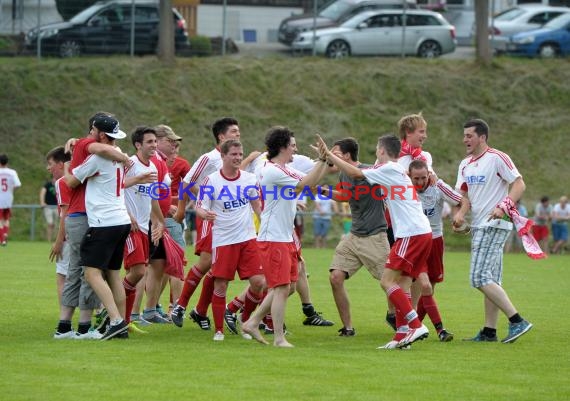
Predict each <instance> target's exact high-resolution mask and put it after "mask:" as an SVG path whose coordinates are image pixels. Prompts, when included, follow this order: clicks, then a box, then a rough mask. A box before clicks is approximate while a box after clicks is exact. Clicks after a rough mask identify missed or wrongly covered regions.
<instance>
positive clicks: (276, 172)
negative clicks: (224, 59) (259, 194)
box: [266, 166, 304, 187]
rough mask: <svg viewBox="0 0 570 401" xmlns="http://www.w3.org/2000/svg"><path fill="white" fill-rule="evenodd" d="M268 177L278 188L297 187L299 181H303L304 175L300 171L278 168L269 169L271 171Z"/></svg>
mask: <svg viewBox="0 0 570 401" xmlns="http://www.w3.org/2000/svg"><path fill="white" fill-rule="evenodd" d="M266 177H267V179H268V180H269V182H271V184H273V185H276V186H278V187H287V186H292V187H296V186H297V184H298V183H299V181H301V180H302V179H303V177H304V174H302V173H301V172H299V171H293V170H291V169H283V168H281V167H278V166H276V168H272V169H269V171H268V172H267V173H266Z"/></svg>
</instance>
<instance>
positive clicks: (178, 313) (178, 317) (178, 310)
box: [170, 305, 186, 327]
mask: <svg viewBox="0 0 570 401" xmlns="http://www.w3.org/2000/svg"><path fill="white" fill-rule="evenodd" d="M185 312H186V308H185V307H183V306H180V305H175V306H174V308H173V309H172V313H171V314H170V318H171V319H172V323H174V324H175V325H176V327H182V326H183V325H184V313H185Z"/></svg>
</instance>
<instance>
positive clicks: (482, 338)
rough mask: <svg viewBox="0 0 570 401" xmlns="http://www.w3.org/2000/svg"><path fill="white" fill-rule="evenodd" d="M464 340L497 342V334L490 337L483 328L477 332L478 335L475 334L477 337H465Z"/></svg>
mask: <svg viewBox="0 0 570 401" xmlns="http://www.w3.org/2000/svg"><path fill="white" fill-rule="evenodd" d="M463 341H475V342H497V336H496V335H494V336H492V337H489V336H487V335H485V333H483V330H481V331H480V332H479V333H477V335H475V337H471V338H464V339H463Z"/></svg>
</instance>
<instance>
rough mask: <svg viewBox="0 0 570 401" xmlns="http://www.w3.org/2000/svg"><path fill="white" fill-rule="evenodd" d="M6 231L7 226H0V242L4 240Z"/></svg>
mask: <svg viewBox="0 0 570 401" xmlns="http://www.w3.org/2000/svg"><path fill="white" fill-rule="evenodd" d="M7 231H8V228H7V227H0V242H4V241H5V240H6V234H7Z"/></svg>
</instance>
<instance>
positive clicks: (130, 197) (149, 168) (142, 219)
mask: <svg viewBox="0 0 570 401" xmlns="http://www.w3.org/2000/svg"><path fill="white" fill-rule="evenodd" d="M131 160H132V161H133V163H134V164H133V166H132V167H131V168H130V169H129V171H127V174H126V175H125V177H136V176H137V175H141V174H145V173H155V174H158V169H157V168H156V166H155V165H154V163H153V162H152V161H149V162H148V164H144V163H143V162H142V161H141V159H139V158H138V156H137V155H134V156H131ZM152 188H153V186H152V184H135V185H133V186H131V187H129V188H126V189H125V204H126V206H127V210H128V211H129V214H130V215H131V216H133V217H134V218H135V220H136V222H137V224H138V226H139V229H140V230H141V231H142V232H143V233H145V234H148V224H149V220H150V212H151V209H152V198H151V194H150V190H151V189H152Z"/></svg>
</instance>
